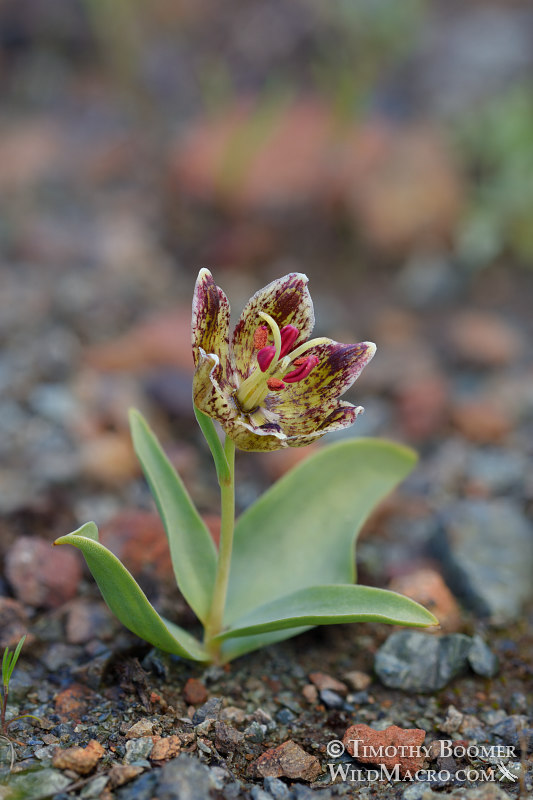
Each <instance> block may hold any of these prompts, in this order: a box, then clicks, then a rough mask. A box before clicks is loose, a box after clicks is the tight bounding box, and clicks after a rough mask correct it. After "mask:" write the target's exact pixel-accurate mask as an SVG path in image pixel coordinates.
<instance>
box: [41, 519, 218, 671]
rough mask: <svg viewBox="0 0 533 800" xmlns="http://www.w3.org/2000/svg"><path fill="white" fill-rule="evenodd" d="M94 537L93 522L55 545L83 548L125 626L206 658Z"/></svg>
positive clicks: (153, 640)
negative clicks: (163, 617)
mask: <svg viewBox="0 0 533 800" xmlns="http://www.w3.org/2000/svg"><path fill="white" fill-rule="evenodd" d="M95 531H96V538H95V535H94V534H95ZM97 536H98V529H97V528H96V525H95V524H94V522H88V523H87V524H86V525H82V527H81V528H79V529H78V530H77V531H74V532H73V533H69V534H67V535H66V536H61V537H60V538H59V539H56V541H55V542H54V544H72V545H74V547H78V548H79V549H80V550H81V551H82V553H83V555H84V556H85V560H86V562H87V566H88V567H89V569H90V570H91V572H92V574H93V577H94V579H95V581H96V583H97V584H98V587H99V589H100V591H101V593H102V596H103V598H104V600H105V602H106V603H107V605H108V606H109V608H110V609H111V611H112V612H113V613H114V614H115V616H116V617H118V619H119V620H120V621H121V622H122V624H123V625H125V626H126V628H128V629H129V630H130V631H132V632H133V633H135V634H136V635H137V636H139V637H140V638H141V639H144V640H145V641H146V642H150V644H152V645H154V647H159V648H160V649H161V650H165V651H166V652H168V653H174V654H175V655H178V656H182V657H183V658H190V659H193V660H194V661H208V660H209V656H208V655H207V653H206V652H205V650H204V648H203V647H202V645H201V644H200V643H199V642H198V641H197V639H195V638H194V636H191V634H190V633H188V632H187V631H185V630H183V628H180V627H179V626H178V625H174V624H173V623H169V622H165V621H164V620H163V619H162V617H160V616H159V614H158V613H157V611H156V610H155V608H154V607H153V606H152V605H151V604H150V602H149V601H148V599H147V597H146V595H145V594H144V592H143V591H142V589H141V588H140V586H139V585H138V584H137V583H136V581H135V579H134V578H133V576H132V575H131V574H130V573H129V572H128V570H127V569H126V567H125V566H124V565H123V564H121V562H120V561H119V560H118V558H117V557H116V556H114V555H113V553H111V552H110V551H109V550H108V549H107V548H106V547H104V546H103V545H102V544H100V543H99V541H98V538H97Z"/></svg>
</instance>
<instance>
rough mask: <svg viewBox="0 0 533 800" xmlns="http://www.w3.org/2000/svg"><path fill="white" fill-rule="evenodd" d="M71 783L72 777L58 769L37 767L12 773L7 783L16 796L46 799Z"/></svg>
mask: <svg viewBox="0 0 533 800" xmlns="http://www.w3.org/2000/svg"><path fill="white" fill-rule="evenodd" d="M69 783H71V780H70V778H67V776H66V775H63V773H62V772H60V771H59V770H58V769H36V770H31V771H28V772H25V773H19V774H15V775H11V776H10V777H9V780H8V784H7V785H8V787H9V789H11V790H12V791H13V794H14V796H15V797H23V798H24V800H44V798H46V797H51V796H52V795H54V794H58V793H59V792H62V791H63V789H65V788H66V787H67V786H68V785H69Z"/></svg>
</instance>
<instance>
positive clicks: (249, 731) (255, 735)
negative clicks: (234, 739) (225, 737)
mask: <svg viewBox="0 0 533 800" xmlns="http://www.w3.org/2000/svg"><path fill="white" fill-rule="evenodd" d="M266 731H267V728H266V725H260V723H259V722H257V721H256V720H255V719H254V720H253V721H252V722H250V724H249V725H247V726H246V728H245V729H244V738H245V739H248V741H250V742H255V743H256V744H260V743H261V742H263V741H264V739H265V735H266Z"/></svg>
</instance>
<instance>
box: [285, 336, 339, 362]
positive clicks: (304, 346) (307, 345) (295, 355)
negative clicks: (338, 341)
mask: <svg viewBox="0 0 533 800" xmlns="http://www.w3.org/2000/svg"><path fill="white" fill-rule="evenodd" d="M321 344H331V339H327V338H326V337H325V336H321V337H319V338H318V339H309V341H308V342H304V343H303V344H301V345H300V347H297V348H296V350H293V351H292V353H291V356H290V358H291V362H294V361H295V360H296V359H297V358H298V356H301V355H303V354H304V353H305V352H306V351H307V350H309V349H310V348H311V347H318V346H319V345H321Z"/></svg>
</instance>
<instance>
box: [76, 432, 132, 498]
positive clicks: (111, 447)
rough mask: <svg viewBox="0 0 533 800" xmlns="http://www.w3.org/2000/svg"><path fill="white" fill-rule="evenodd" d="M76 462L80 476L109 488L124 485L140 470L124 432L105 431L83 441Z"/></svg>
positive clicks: (127, 434) (129, 437)
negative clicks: (80, 469) (78, 464)
mask: <svg viewBox="0 0 533 800" xmlns="http://www.w3.org/2000/svg"><path fill="white" fill-rule="evenodd" d="M80 461H81V467H82V470H83V473H84V475H86V476H87V477H88V478H91V479H92V480H94V481H97V482H98V483H102V484H105V485H109V486H117V485H120V484H122V483H125V482H126V481H129V480H131V478H134V477H136V476H137V475H138V474H139V473H140V471H141V468H140V466H139V462H138V460H137V458H136V456H135V452H134V450H133V445H132V442H131V436H130V434H129V433H128V432H127V431H106V432H104V433H98V434H96V435H95V436H94V437H92V438H91V439H86V440H85V441H84V442H83V443H82V445H81V449H80Z"/></svg>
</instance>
